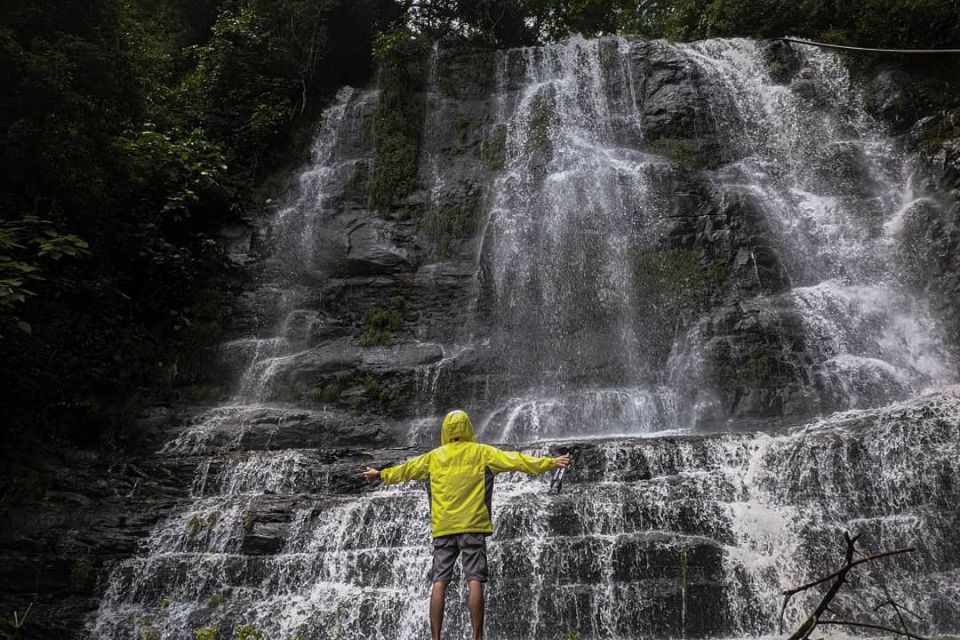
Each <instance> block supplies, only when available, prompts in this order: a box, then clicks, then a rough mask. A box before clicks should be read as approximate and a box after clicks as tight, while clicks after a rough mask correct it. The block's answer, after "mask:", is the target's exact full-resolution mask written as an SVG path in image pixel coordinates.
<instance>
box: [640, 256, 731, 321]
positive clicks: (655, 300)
mask: <svg viewBox="0 0 960 640" xmlns="http://www.w3.org/2000/svg"><path fill="white" fill-rule="evenodd" d="M633 273H634V278H633V280H634V286H635V289H636V296H637V301H638V303H639V304H642V305H644V306H645V307H648V308H650V309H652V310H653V311H654V312H655V314H656V316H657V317H659V318H662V319H663V320H664V321H667V322H672V321H674V320H675V319H677V318H678V317H683V316H689V315H690V314H692V313H695V312H696V311H697V310H699V309H701V308H703V307H704V306H705V305H706V304H707V303H708V302H709V300H710V297H711V296H712V294H713V293H714V292H715V291H716V290H717V289H718V288H720V287H722V286H724V285H725V284H726V280H727V270H726V265H722V264H721V265H714V266H710V267H704V266H702V265H701V264H700V259H699V257H698V255H697V252H696V251H694V250H692V249H683V250H680V251H667V250H656V249H654V250H644V251H637V252H636V253H635V254H634V258H633Z"/></svg>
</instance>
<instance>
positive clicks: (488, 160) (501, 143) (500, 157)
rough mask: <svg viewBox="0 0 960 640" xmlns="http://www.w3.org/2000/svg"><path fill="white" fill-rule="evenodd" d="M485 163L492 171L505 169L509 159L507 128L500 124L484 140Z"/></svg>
mask: <svg viewBox="0 0 960 640" xmlns="http://www.w3.org/2000/svg"><path fill="white" fill-rule="evenodd" d="M481 154H482V158H483V164H484V165H486V167H487V168H488V169H490V170H491V171H499V170H500V169H503V167H504V164H505V163H506V160H507V128H506V126H503V125H500V126H498V127H497V128H495V129H494V130H493V133H491V134H490V136H489V137H488V138H487V139H485V140H484V141H483V146H482V148H481Z"/></svg>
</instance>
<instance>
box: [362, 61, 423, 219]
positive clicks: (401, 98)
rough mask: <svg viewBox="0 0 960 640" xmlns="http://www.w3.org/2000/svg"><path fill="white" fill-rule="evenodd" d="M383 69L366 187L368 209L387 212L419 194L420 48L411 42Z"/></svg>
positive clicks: (385, 64)
mask: <svg viewBox="0 0 960 640" xmlns="http://www.w3.org/2000/svg"><path fill="white" fill-rule="evenodd" d="M402 49H403V51H400V50H398V51H396V52H394V53H393V54H392V55H391V56H390V57H389V58H388V59H387V60H385V61H384V63H383V67H382V69H381V88H380V102H379V104H378V106H377V112H376V115H375V116H374V119H373V137H374V144H375V149H374V153H373V168H372V169H371V171H370V176H369V178H368V179H367V183H366V192H367V197H368V198H369V200H370V203H371V205H372V206H374V207H376V208H378V209H387V208H389V207H391V206H392V205H393V203H394V202H396V201H397V200H399V199H402V198H403V197H404V196H406V195H408V194H410V193H411V192H412V191H414V190H415V189H417V187H418V186H419V185H418V169H419V161H420V131H421V128H422V125H423V117H424V95H423V80H424V73H425V66H424V54H423V51H422V49H421V48H420V47H419V46H418V45H416V44H413V43H411V44H410V45H408V46H405V47H402Z"/></svg>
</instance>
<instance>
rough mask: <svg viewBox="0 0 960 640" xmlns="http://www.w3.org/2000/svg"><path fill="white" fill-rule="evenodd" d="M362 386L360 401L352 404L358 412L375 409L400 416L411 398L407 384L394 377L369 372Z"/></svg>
mask: <svg viewBox="0 0 960 640" xmlns="http://www.w3.org/2000/svg"><path fill="white" fill-rule="evenodd" d="M363 386H364V395H363V399H362V401H361V402H360V403H356V402H355V406H354V409H355V410H358V411H359V412H363V411H367V412H369V411H375V412H379V413H386V414H388V415H393V416H400V415H402V414H403V413H404V411H405V410H406V408H407V406H408V405H409V404H410V402H411V400H412V399H413V394H412V393H411V391H410V389H408V387H407V384H405V383H404V382H403V381H402V380H401V379H399V378H396V377H390V376H384V377H379V376H376V375H373V374H370V375H368V376H367V377H366V378H364V380H363Z"/></svg>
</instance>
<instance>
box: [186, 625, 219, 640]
mask: <svg viewBox="0 0 960 640" xmlns="http://www.w3.org/2000/svg"><path fill="white" fill-rule="evenodd" d="M193 633H194V635H196V636H197V640H217V636H218V635H220V628H219V627H201V628H199V629H194V630H193Z"/></svg>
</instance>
